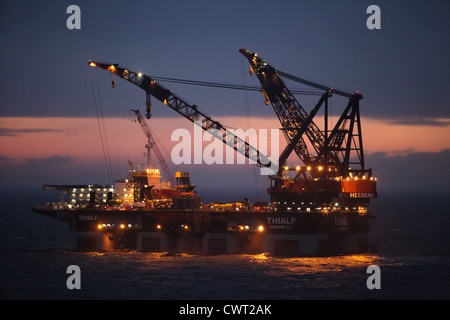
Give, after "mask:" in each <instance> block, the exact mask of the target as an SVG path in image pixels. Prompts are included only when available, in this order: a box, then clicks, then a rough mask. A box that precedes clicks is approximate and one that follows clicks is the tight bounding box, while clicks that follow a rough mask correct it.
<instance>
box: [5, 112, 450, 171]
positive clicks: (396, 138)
mask: <svg viewBox="0 0 450 320" xmlns="http://www.w3.org/2000/svg"><path fill="white" fill-rule="evenodd" d="M217 120H218V121H220V122H221V123H223V124H225V125H231V126H232V127H234V128H243V129H244V130H245V129H247V124H246V118H245V117H217ZM449 123H450V122H449ZM105 124H106V128H107V134H108V138H107V140H108V144H109V150H110V157H111V159H112V160H114V159H116V158H117V159H122V158H125V159H136V161H142V160H141V158H142V152H143V151H144V147H145V143H146V138H145V136H144V134H143V132H142V129H141V128H140V126H139V125H137V124H136V123H135V122H132V121H130V120H129V119H128V118H126V117H124V118H105ZM149 124H151V127H152V129H153V131H154V132H156V133H157V137H158V139H159V141H161V143H162V144H163V146H160V148H161V147H162V148H163V149H164V150H165V151H166V152H167V153H168V154H169V155H170V152H171V150H172V147H173V146H175V145H176V144H177V142H172V141H171V139H170V138H171V134H172V132H173V131H174V130H175V129H178V128H186V129H188V131H190V132H192V127H193V124H192V123H191V122H189V121H187V120H186V119H184V118H182V117H174V118H156V117H155V118H153V119H152V120H150V122H149ZM251 125H252V128H255V129H259V128H261V129H263V128H264V129H271V128H279V123H278V121H277V119H271V118H252V120H251ZM362 126H363V132H362V134H363V141H364V151H365V152H366V153H367V154H371V153H375V152H385V153H387V154H395V153H398V152H400V151H405V150H410V151H411V150H413V151H415V152H439V151H442V150H444V149H450V140H449V139H448V137H449V136H450V125H448V126H446V125H442V126H426V125H401V124H393V123H388V122H383V121H381V120H378V119H371V118H363V119H362ZM0 129H1V131H0V133H1V135H0V145H1V147H2V148H1V153H0V155H1V156H3V157H5V158H7V159H13V160H14V161H24V160H25V159H41V158H42V159H43V158H48V157H52V156H69V157H72V158H74V159H77V160H80V161H95V160H102V159H103V152H102V148H101V140H100V134H99V128H98V122H97V118H95V117H91V118H69V117H54V118H51V117H48V118H45V117H44V118H40V117H34V118H33V117H3V118H0ZM280 137H282V135H280ZM209 143H210V142H203V146H206V145H208V144H209ZM284 146H285V142H284V138H281V139H280V153H281V151H282V150H283V148H284ZM166 152H164V154H166ZM125 161H126V160H125ZM168 162H169V164H170V159H168Z"/></svg>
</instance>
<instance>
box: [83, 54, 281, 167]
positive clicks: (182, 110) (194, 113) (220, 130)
mask: <svg viewBox="0 0 450 320" xmlns="http://www.w3.org/2000/svg"><path fill="white" fill-rule="evenodd" d="M89 65H90V66H92V67H98V68H101V69H104V70H107V71H110V72H111V73H113V74H115V75H117V76H119V77H120V78H122V79H125V80H127V81H129V82H131V83H132V84H134V85H136V86H138V87H139V88H141V89H143V90H144V91H145V94H146V111H147V112H146V117H147V118H148V119H149V118H150V117H151V101H150V100H151V96H153V97H155V98H156V99H158V100H159V101H161V102H162V103H164V104H165V105H166V106H168V107H169V108H171V109H172V110H174V111H175V112H177V113H179V114H180V115H182V116H183V117H185V118H186V119H188V120H190V121H191V122H193V123H194V124H196V125H199V126H200V127H201V128H202V129H203V130H205V131H207V132H209V133H212V134H213V135H214V136H215V137H216V138H217V139H219V140H221V141H222V142H223V143H225V144H226V145H228V146H230V147H232V148H233V149H234V150H236V151H237V152H239V153H240V154H242V155H244V156H245V157H246V158H248V159H250V160H252V161H254V162H255V163H256V164H258V165H259V166H265V167H268V168H271V169H272V170H274V171H276V170H278V167H277V165H276V164H275V163H272V162H271V161H270V159H269V158H268V157H266V156H265V155H264V154H262V153H260V152H259V150H258V149H256V148H255V147H253V146H251V145H250V144H249V143H247V142H246V141H245V140H244V139H242V138H240V137H238V136H236V135H235V134H234V133H233V132H231V131H229V130H227V129H226V128H225V127H224V126H223V125H222V124H221V123H220V122H218V121H215V120H213V119H211V117H209V116H208V115H206V114H204V113H203V112H201V111H200V110H198V107H197V106H196V105H192V104H189V103H187V102H186V101H184V100H183V99H181V98H180V97H178V96H177V95H175V94H173V93H172V91H170V90H168V89H166V88H165V87H164V86H162V85H161V84H159V83H157V82H156V81H155V80H154V79H152V78H151V77H150V76H147V75H145V74H143V73H141V72H135V71H133V70H130V69H127V68H122V67H120V66H119V65H118V64H111V63H101V62H96V61H92V60H90V61H89ZM114 84H115V82H114V81H113V86H114ZM210 129H216V130H211V131H208V130H210Z"/></svg>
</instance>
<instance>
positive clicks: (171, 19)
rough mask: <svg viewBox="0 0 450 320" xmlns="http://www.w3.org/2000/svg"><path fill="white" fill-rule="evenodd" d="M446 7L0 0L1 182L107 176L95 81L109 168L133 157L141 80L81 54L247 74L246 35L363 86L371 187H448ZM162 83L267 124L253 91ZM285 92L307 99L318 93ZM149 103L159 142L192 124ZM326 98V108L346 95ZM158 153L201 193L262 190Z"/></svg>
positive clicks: (342, 83) (305, 71) (259, 46)
mask: <svg viewBox="0 0 450 320" xmlns="http://www.w3.org/2000/svg"><path fill="white" fill-rule="evenodd" d="M71 4H75V5H78V6H79V7H80V9H81V29H80V30H76V29H74V30H69V29H68V28H67V26H66V20H67V19H68V18H69V16H70V14H67V13H66V9H67V7H68V6H69V5H71ZM371 4H376V5H378V6H379V7H380V9H381V29H379V30H376V29H374V30H369V29H368V28H367V26H366V20H367V19H368V17H369V16H370V15H369V14H367V13H366V9H367V7H368V6H369V5H371ZM449 12H450V2H449V1H446V0H442V1H439V0H432V1H425V0H422V1H397V0H396V1H378V0H376V1H359V0H354V1H221V2H218V1H194V0H193V1H170V0H165V1H78V0H77V1H22V0H15V1H9V0H7V1H2V2H1V4H0V32H1V48H2V49H1V51H0V57H1V61H2V78H1V80H0V147H1V148H0V175H1V177H2V178H1V179H0V186H5V187H6V186H33V187H37V188H39V187H40V186H41V185H43V184H52V183H55V184H90V183H108V181H107V180H106V178H105V176H104V175H102V172H104V171H105V164H104V154H103V151H102V145H101V140H100V133H99V126H98V121H97V117H96V109H95V104H94V98H93V91H92V87H91V79H93V83H94V87H95V92H96V94H101V98H102V109H103V114H104V118H103V119H104V120H102V121H104V125H105V127H106V135H107V142H108V144H109V151H110V157H111V162H112V171H113V175H114V177H115V178H120V177H123V176H124V175H125V174H126V169H127V167H128V163H127V160H128V159H133V160H134V161H135V162H136V163H139V162H145V158H144V156H143V152H144V151H145V150H144V145H145V142H146V141H145V136H144V135H143V133H142V131H141V129H140V127H139V126H138V124H136V123H135V122H132V121H130V118H131V119H134V114H131V113H130V112H129V111H128V110H129V109H130V108H139V109H140V110H141V111H142V113H144V110H145V93H144V91H142V90H141V89H139V88H138V87H136V86H133V85H131V84H130V83H128V82H127V81H124V80H122V79H120V78H118V77H116V78H115V79H114V80H115V81H116V82H117V83H116V87H115V88H114V89H113V88H112V87H111V76H110V74H109V73H108V72H106V71H104V70H100V69H96V68H91V67H89V66H88V61H89V60H90V59H92V60H97V61H102V62H111V63H118V64H119V65H121V66H124V67H127V68H129V69H132V70H135V71H138V72H143V73H145V74H147V75H150V76H160V77H173V78H182V79H191V80H199V81H213V82H223V83H236V84H247V85H253V86H257V85H259V82H258V80H257V78H256V77H250V76H249V73H248V69H249V65H248V61H246V60H245V59H244V57H243V56H242V55H241V54H240V53H239V52H238V50H239V48H240V47H244V48H246V49H249V50H251V51H254V52H257V53H258V56H260V57H262V58H263V59H265V60H266V61H267V62H268V63H269V64H271V65H272V66H274V67H275V68H277V69H279V70H282V71H284V72H287V73H290V74H293V75H296V76H299V77H301V78H305V79H308V80H311V81H315V82H318V83H322V84H325V85H329V86H331V87H334V88H340V89H345V90H347V91H353V92H354V91H356V90H359V91H360V92H361V93H362V95H363V96H364V99H363V100H361V102H360V110H361V114H362V117H363V120H362V121H363V123H362V125H363V139H364V149H365V152H366V163H367V165H368V166H369V167H372V168H373V172H374V175H375V176H377V177H378V179H379V192H380V194H382V193H383V192H384V191H383V190H393V189H394V190H399V191H402V190H405V191H412V190H420V191H422V190H424V191H430V192H435V191H443V192H447V193H450V183H449V181H450V170H449V169H448V166H449V163H450V138H449V137H450V104H449V99H448V97H446V96H447V94H448V92H449V91H450V77H449V76H450V59H449V57H450V41H449V39H450V37H449V32H450V20H449V19H448V15H449ZM91 77H92V78H91ZM97 84H98V85H97ZM162 84H163V85H164V86H165V87H167V88H169V89H171V90H173V91H174V93H176V94H177V95H178V96H180V97H182V98H185V99H186V100H187V101H189V102H192V103H195V104H197V105H198V106H199V107H200V108H201V110H202V111H204V112H205V113H206V114H208V115H210V116H211V117H212V118H214V119H216V120H218V121H220V122H222V123H223V124H225V125H228V126H230V127H233V128H244V129H246V128H248V127H252V128H256V129H263V128H279V123H278V122H277V118H276V116H275V113H274V111H273V109H272V107H271V106H265V105H264V97H263V96H262V94H261V93H258V92H247V93H244V92H243V91H240V90H225V89H218V88H216V89H211V88H204V87H194V86H186V85H180V84H173V83H164V82H162ZM286 84H287V86H288V87H289V88H292V89H294V88H304V87H302V86H301V85H300V84H298V83H293V82H289V81H286ZM246 99H248V100H246ZM297 99H298V101H299V102H300V103H301V104H302V106H303V107H304V108H305V110H307V111H308V112H309V111H310V110H311V109H312V108H313V107H314V104H315V101H316V100H317V99H318V98H317V97H314V98H311V97H304V96H300V95H299V96H297ZM314 99H315V100H314ZM246 101H248V103H247V102H246ZM152 102H153V106H152V114H153V117H152V119H150V120H148V123H149V125H150V126H151V127H152V128H153V130H154V132H155V133H156V134H157V136H158V139H159V141H160V142H161V146H160V147H161V149H163V150H164V151H163V153H164V154H166V155H167V154H170V151H171V148H172V147H173V142H171V141H170V136H171V133H172V132H173V131H174V130H175V129H177V128H188V129H191V128H192V124H191V123H190V122H189V121H187V120H186V119H183V118H182V117H180V116H179V115H178V114H176V113H175V112H173V111H172V110H170V109H169V108H167V107H166V106H165V105H164V104H162V103H160V102H158V101H157V100H156V99H153V100H152ZM246 106H248V109H247V108H246ZM331 106H332V112H333V114H334V115H335V116H336V118H335V120H334V121H336V119H337V117H338V116H339V115H340V112H342V110H343V108H344V107H345V101H344V100H342V98H341V99H339V98H337V97H336V98H335V100H333V101H332V105H331ZM247 115H249V116H247ZM321 121H322V118H320V116H319V117H318V119H317V122H318V124H321ZM280 152H281V151H280ZM166 160H167V161H168V164H169V166H170V167H171V169H172V171H177V170H181V171H191V175H192V182H193V183H194V184H197V185H198V186H199V187H198V188H199V192H201V187H202V186H203V187H204V188H214V187H217V188H219V187H229V188H234V186H239V187H242V188H245V187H248V188H249V189H258V190H257V191H255V194H254V196H255V197H259V198H263V197H264V196H265V195H264V190H265V189H266V188H267V186H268V181H267V177H265V176H259V169H258V168H256V169H255V168H254V166H250V165H248V166H238V165H227V166H225V165H213V166H208V165H201V166H200V165H191V166H189V165H183V166H180V167H177V166H175V165H173V163H172V162H171V159H170V157H167V158H166ZM255 186H256V187H255Z"/></svg>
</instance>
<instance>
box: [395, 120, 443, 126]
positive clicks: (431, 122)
mask: <svg viewBox="0 0 450 320" xmlns="http://www.w3.org/2000/svg"><path fill="white" fill-rule="evenodd" d="M389 122H390V123H391V124H397V125H406V126H428V127H447V126H450V119H448V118H401V119H395V120H390V121H389Z"/></svg>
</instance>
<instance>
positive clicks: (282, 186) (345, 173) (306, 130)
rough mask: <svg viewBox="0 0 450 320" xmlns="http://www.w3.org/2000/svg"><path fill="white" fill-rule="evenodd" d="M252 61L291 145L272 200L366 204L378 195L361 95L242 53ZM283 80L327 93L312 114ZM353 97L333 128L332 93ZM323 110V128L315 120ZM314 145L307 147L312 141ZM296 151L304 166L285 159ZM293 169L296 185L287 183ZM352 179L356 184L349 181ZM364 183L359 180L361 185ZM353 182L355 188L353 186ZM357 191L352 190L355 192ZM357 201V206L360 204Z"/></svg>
mask: <svg viewBox="0 0 450 320" xmlns="http://www.w3.org/2000/svg"><path fill="white" fill-rule="evenodd" d="M239 51H240V52H241V53H242V54H243V55H244V56H245V57H246V58H247V60H248V61H249V63H250V74H251V75H252V74H253V73H254V74H256V76H257V78H258V80H259V82H260V83H261V86H262V89H263V92H264V95H265V97H266V99H268V100H269V101H270V103H271V104H272V107H273V109H274V111H275V113H276V115H277V117H278V119H279V121H280V123H281V125H282V130H283V133H284V135H285V137H286V140H287V147H286V148H285V150H284V151H283V152H282V154H281V156H280V159H279V170H278V173H277V175H276V177H275V178H274V179H273V180H274V181H275V183H274V185H273V186H272V188H271V189H269V193H271V195H272V200H273V201H278V202H280V200H281V201H283V202H284V203H287V202H286V201H285V200H288V201H289V200H297V201H298V200H306V201H314V202H319V203H320V202H322V203H330V202H331V201H332V200H333V199H339V198H342V197H343V196H344V197H352V198H356V199H358V200H355V201H360V202H361V203H364V202H367V201H368V200H367V198H370V197H374V196H376V182H375V181H374V179H373V177H372V169H367V168H366V166H365V161H364V152H363V141H362V133H361V119H360V112H359V101H360V100H361V99H362V95H361V94H360V93H359V92H358V91H357V92H356V93H349V92H346V91H342V90H335V89H333V88H331V87H327V86H324V85H321V84H318V83H315V82H312V81H308V80H305V79H302V78H299V77H296V76H293V75H290V74H288V73H285V72H282V71H279V70H276V69H275V68H274V67H272V66H271V65H269V64H268V63H267V62H266V61H265V60H263V59H261V58H260V57H258V55H257V54H256V53H254V52H251V51H249V50H245V49H243V48H241V49H240V50H239ZM281 77H285V78H287V79H290V80H293V81H296V82H299V83H302V84H304V85H307V86H309V87H313V88H315V89H319V90H323V94H322V96H321V97H320V99H319V101H318V102H317V104H316V105H315V107H314V108H313V109H312V111H311V112H310V113H309V114H308V113H307V112H306V111H305V109H304V108H303V107H302V106H301V104H300V103H299V102H298V101H297V99H296V98H295V97H294V95H293V94H292V93H291V91H289V89H288V88H287V86H286V84H285V83H284V81H283V80H282V79H281ZM333 94H336V95H340V96H343V97H346V98H348V104H347V106H346V108H345V110H344V111H343V113H342V114H341V116H340V118H339V120H338V121H337V123H336V125H335V126H334V128H333V129H332V130H331V131H329V129H328V100H329V98H330V97H331V96H332V95H333ZM322 106H324V113H325V124H324V130H323V131H322V130H320V129H319V127H318V126H317V125H316V124H315V123H314V121H313V119H314V117H315V116H316V114H317V112H318V111H319V109H320V108H321V107H322ZM306 139H308V142H309V145H308V143H307V140H306ZM292 151H295V153H296V154H297V156H298V158H299V159H300V160H301V161H302V162H303V164H304V166H303V167H301V166H296V167H294V168H289V167H288V166H286V161H287V159H288V157H289V155H290V154H291V153H292ZM288 170H294V171H297V175H296V177H295V178H294V180H293V183H289V182H287V181H286V178H285V174H286V172H287V171H288ZM350 179H352V181H351V182H347V180H350ZM358 179H359V182H358ZM350 184H352V186H351V188H350V187H349V185H350ZM349 190H350V191H354V192H350V191H349ZM355 201H353V202H355Z"/></svg>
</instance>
